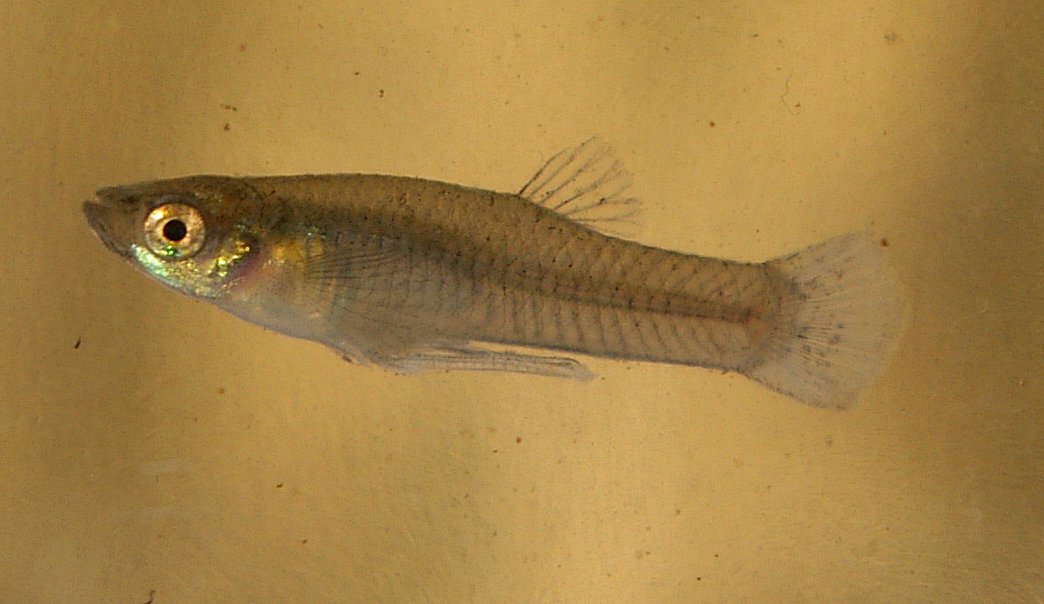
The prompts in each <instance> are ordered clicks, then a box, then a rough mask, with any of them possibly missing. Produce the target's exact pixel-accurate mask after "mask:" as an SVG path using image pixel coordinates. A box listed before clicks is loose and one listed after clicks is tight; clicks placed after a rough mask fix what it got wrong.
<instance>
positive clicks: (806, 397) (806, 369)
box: [83, 138, 903, 408]
mask: <svg viewBox="0 0 1044 604" xmlns="http://www.w3.org/2000/svg"><path fill="white" fill-rule="evenodd" d="M630 178H631V177H630V175H629V174H628V173H627V172H626V171H624V169H623V168H622V167H621V165H620V162H619V161H618V160H617V159H616V158H615V157H614V155H613V153H612V151H611V149H610V148H609V147H608V145H606V144H605V143H604V142H603V141H601V140H600V139H597V138H594V139H591V140H588V141H586V142H584V143H582V144H580V145H578V146H576V147H573V148H570V149H567V150H565V151H563V152H561V153H559V154H557V155H555V156H553V157H552V158H551V159H550V160H549V161H548V162H547V163H546V164H545V165H544V166H543V167H542V168H541V169H540V170H539V171H538V172H537V173H536V175H535V176H534V177H533V178H532V179H531V180H530V181H529V182H528V183H527V184H526V185H525V186H524V187H523V188H522V189H521V190H520V191H519V192H518V193H499V192H494V191H487V190H481V189H476V188H471V187H466V186H461V185H455V184H449V183H444V182H438V181H433V180H423V179H419V178H408V177H400V176H387V175H375V174H331V175H300V176H263V177H244V178H234V177H227V176H188V177H182V178H174V179H169V180H157V181H151V182H143V183H138V184H132V185H126V186H116V187H107V188H103V189H100V190H99V191H97V193H96V197H97V198H96V199H95V200H91V201H86V202H84V204H83V212H84V214H85V216H86V219H87V222H88V223H89V224H90V226H91V228H92V229H93V230H94V232H95V233H96V234H97V235H98V237H99V238H100V239H101V240H102V241H103V242H104V243H105V245H106V246H108V248H109V249H110V250H112V251H113V252H115V253H117V254H119V255H120V256H123V257H125V258H127V259H129V260H130V261H131V262H132V263H133V264H135V265H137V266H138V267H139V268H140V269H142V270H144V271H145V272H146V273H148V274H149V275H150V276H152V277H154V278H155V279H157V280H159V281H160V282H162V283H164V284H165V285H167V286H170V287H172V288H174V289H176V290H179V291H181V292H183V293H185V294H188V295H190V296H194V297H197V298H202V299H205V300H207V301H208V302H211V303H213V304H215V305H216V306H218V307H220V308H222V309H224V310H226V311H228V312H230V313H232V314H234V315H236V316H239V317H241V318H243V319H245V320H247V321H250V322H253V323H256V324H258V325H262V326H264V327H267V328H269V329H272V330H275V331H278V332H282V333H285V334H288V335H291V336H296V337H299V338H305V339H309V340H315V341H317V342H321V343H323V344H325V345H327V346H329V347H330V348H333V349H334V350H336V351H337V352H338V353H340V354H341V355H342V356H343V357H344V358H345V359H347V360H349V361H355V362H360V363H370V364H374V365H377V366H380V367H384V368H386V369H389V370H393V371H396V372H403V373H412V372H418V371H423V370H456V369H469V370H499V371H511V372H522V373H532V374H540V375H548V376H559V377H567V378H575V379H589V378H591V377H592V375H591V373H590V372H589V371H588V370H587V368H585V367H584V366H583V365H582V364H581V363H579V362H578V361H577V360H575V359H573V358H569V357H565V356H551V355H541V354H533V353H532V351H529V350H524V351H522V352H520V351H519V350H518V348H519V347H521V348H523V349H527V348H528V349H531V348H539V349H546V350H555V351H565V352H567V353H581V354H586V355H593V356H599V357H611V358H617V359H631V360H640V361H653V362H662V363H676V364H683V365H694V366H700V367H708V368H714V369H719V370H725V371H734V372H738V373H741V374H743V375H745V376H747V377H749V378H751V379H754V380H757V381H759V382H762V383H763V384H765V385H767V386H768V387H769V388H772V389H774V390H776V391H779V392H782V393H784V394H787V395H790V396H792V397H794V398H796V399H797V400H800V401H802V402H804V403H807V404H809V405H814V406H819V407H833V408H847V407H850V406H851V405H852V404H854V402H855V401H856V400H857V398H858V397H859V396H860V394H861V393H862V392H863V391H864V390H865V389H866V388H867V387H868V385H869V384H870V383H871V382H872V380H873V379H874V378H875V376H876V375H877V374H878V372H879V371H880V369H881V368H882V365H883V363H884V360H885V357H886V356H887V353H888V352H889V351H890V350H891V349H892V348H893V345H894V343H895V342H896V340H897V339H898V337H899V336H900V335H901V331H902V320H901V319H902V315H903V312H902V311H903V301H902V296H901V293H900V291H901V288H900V286H899V282H898V280H897V278H896V276H895V273H894V271H893V270H892V269H891V267H890V266H889V264H888V261H887V258H886V253H885V250H884V249H883V246H882V244H881V240H880V239H875V238H873V237H871V236H870V235H867V234H849V235H842V236H839V237H835V238H833V239H830V240H827V241H825V242H822V243H819V244H817V245H813V246H811V247H809V248H807V249H804V250H802V251H799V252H797V253H794V254H790V255H787V256H784V257H781V258H776V259H773V260H769V261H767V262H762V263H748V262H733V261H729V260H722V259H717V258H707V257H701V256H696V255H691V254H684V253H680V252H674V251H669V250H665V249H660V248H656V247H651V246H648V245H643V244H640V243H636V242H634V241H631V240H628V239H626V238H624V237H623V236H620V235H619V234H616V235H614V234H612V229H613V227H618V226H620V225H627V224H629V223H630V222H631V221H632V220H633V216H634V214H635V212H636V211H637V209H638V205H637V201H635V200H634V199H633V198H630V197H628V196H627V195H626V191H627V187H628V185H629V184H630ZM489 345H492V346H493V348H490V347H489ZM497 345H501V346H505V345H506V346H511V347H513V348H514V349H506V350H499V349H496V347H497Z"/></svg>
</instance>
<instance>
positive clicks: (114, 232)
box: [83, 176, 261, 298]
mask: <svg viewBox="0 0 1044 604" xmlns="http://www.w3.org/2000/svg"><path fill="white" fill-rule="evenodd" d="M95 195H96V198H95V199H93V200H89V201H85V202H84V203H83V213H84V216H85V217H86V219H87V223H88V224H89V225H90V227H91V228H92V229H93V230H94V232H95V234H97V235H98V237H99V238H100V239H101V240H102V242H103V243H104V244H105V245H106V246H107V247H108V248H109V249H110V250H112V251H113V252H115V253H116V254H119V255H120V256H122V257H124V258H126V259H128V260H129V261H130V262H131V263H133V264H135V265H136V266H138V267H139V268H140V269H141V270H143V271H145V272H146V273H148V274H149V275H150V276H151V277H153V278H155V279H157V280H159V281H160V282H162V283H164V284H165V285H168V286H170V287H172V288H174V289H177V290H179V291H182V292H184V293H186V294H189V295H193V296H197V297H203V298H217V297H221V296H222V295H225V294H226V293H227V292H228V291H229V288H231V287H232V286H233V285H234V284H235V282H236V281H237V279H239V278H241V277H242V275H243V274H244V273H245V271H246V270H247V269H248V268H249V266H250V264H251V262H252V261H253V260H254V259H255V257H256V254H257V241H258V237H257V229H258V226H257V225H258V219H259V217H260V214H261V203H260V195H259V194H258V193H257V191H255V190H254V189H253V188H252V187H250V186H248V185H245V184H243V183H242V182H241V181H239V180H236V179H233V178H228V177H221V176H193V177H186V178H177V179H170V180H158V181H150V182H143V183H137V184H133V185H125V186H117V187H105V188H102V189H99V190H98V191H97V192H96V193H95Z"/></svg>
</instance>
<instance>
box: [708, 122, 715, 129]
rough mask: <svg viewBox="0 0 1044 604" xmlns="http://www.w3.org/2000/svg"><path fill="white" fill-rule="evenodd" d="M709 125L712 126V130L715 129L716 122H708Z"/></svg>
mask: <svg viewBox="0 0 1044 604" xmlns="http://www.w3.org/2000/svg"><path fill="white" fill-rule="evenodd" d="M707 123H708V124H710V127H711V128H713V127H714V125H715V124H714V122H707Z"/></svg>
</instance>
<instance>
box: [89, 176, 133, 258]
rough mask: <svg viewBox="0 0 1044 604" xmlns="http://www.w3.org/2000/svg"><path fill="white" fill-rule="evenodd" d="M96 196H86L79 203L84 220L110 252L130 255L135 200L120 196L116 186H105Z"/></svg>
mask: <svg viewBox="0 0 1044 604" xmlns="http://www.w3.org/2000/svg"><path fill="white" fill-rule="evenodd" d="M95 195H97V199H89V200H87V201H84V202H83V204H82V205H81V208H82V209H83V215H84V218H86V219H87V224H88V225H89V226H90V227H91V230H93V231H94V234H95V235H97V236H98V238H99V239H101V241H102V243H104V244H105V246H106V247H108V248H109V249H110V250H112V251H113V252H116V253H117V254H119V255H121V256H124V257H130V255H131V254H130V244H131V243H132V242H133V240H134V236H135V231H134V224H135V222H136V221H135V217H136V216H137V214H138V212H137V207H136V204H134V203H132V202H130V200H123V199H121V196H120V194H119V191H118V187H105V188H102V189H98V191H97V192H96V193H95Z"/></svg>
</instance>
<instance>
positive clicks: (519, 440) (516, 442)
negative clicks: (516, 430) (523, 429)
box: [515, 436, 522, 444]
mask: <svg viewBox="0 0 1044 604" xmlns="http://www.w3.org/2000/svg"><path fill="white" fill-rule="evenodd" d="M521 442H522V437H521V436H516V437H515V444H520V443H521Z"/></svg>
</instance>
